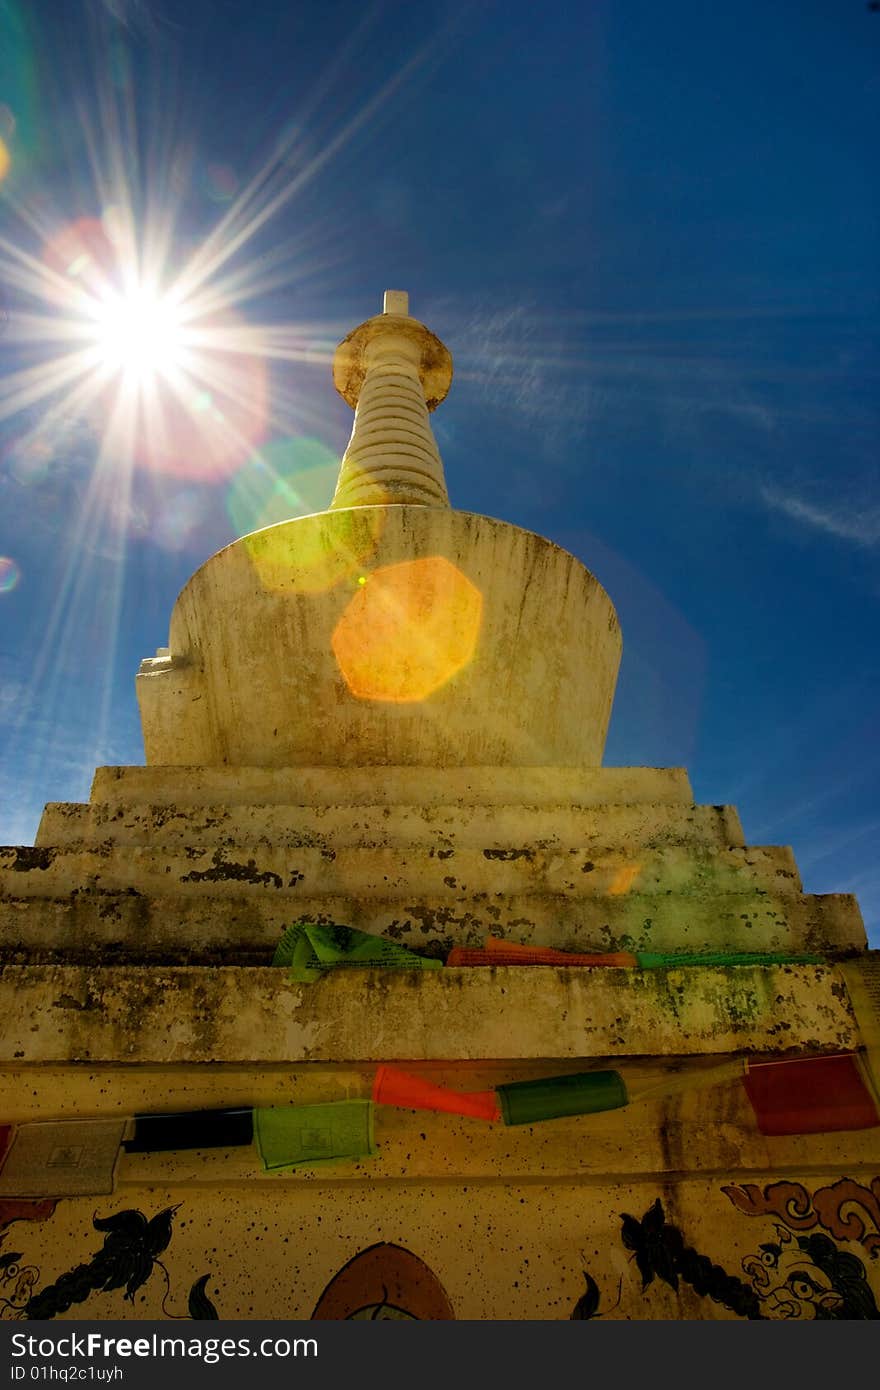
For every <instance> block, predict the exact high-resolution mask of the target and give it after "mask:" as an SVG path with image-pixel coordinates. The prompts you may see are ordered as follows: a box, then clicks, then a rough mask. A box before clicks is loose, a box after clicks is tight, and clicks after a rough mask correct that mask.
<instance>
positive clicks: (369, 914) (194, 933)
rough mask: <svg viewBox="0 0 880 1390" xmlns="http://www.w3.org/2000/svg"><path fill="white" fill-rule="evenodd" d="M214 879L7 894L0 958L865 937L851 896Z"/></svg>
mask: <svg viewBox="0 0 880 1390" xmlns="http://www.w3.org/2000/svg"><path fill="white" fill-rule="evenodd" d="M211 887H212V885H211V884H208V885H205V887H204V889H203V891H202V892H200V893H199V894H198V895H195V896H184V895H182V894H181V895H178V896H171V895H159V896H147V895H145V894H142V893H139V892H138V891H136V890H129V891H116V892H96V891H94V890H92V891H89V890H85V891H82V892H74V893H72V894H71V895H70V896H69V897H66V898H53V897H39V898H37V897H31V898H6V899H0V958H2V959H5V960H7V961H13V962H21V963H26V961H27V960H28V959H29V958H31V957H32V958H33V959H34V960H35V961H36V960H42V961H58V962H62V961H65V960H67V961H79V962H87V961H93V962H94V963H96V964H99V963H100V962H101V961H102V960H104V961H108V960H112V961H116V962H122V961H131V962H133V963H134V962H137V961H143V962H145V963H146V962H151V963H153V964H156V963H174V962H179V963H182V964H197V963H199V962H205V963H208V962H211V963H216V964H223V963H226V964H260V963H266V962H268V961H269V960H271V958H272V952H273V951H274V949H275V943H276V942H277V940H278V937H279V936H280V935H281V932H282V931H283V930H284V928H285V927H287V926H289V925H290V924H291V922H293V921H308V922H318V923H322V922H323V923H332V922H341V923H344V924H346V925H348V926H352V927H357V928H359V929H360V930H361V931H370V932H375V933H376V934H378V935H382V936H387V937H389V938H390V939H391V940H395V941H399V942H401V944H403V945H405V946H409V947H411V948H412V949H414V950H417V951H420V952H422V953H423V954H426V955H432V956H438V957H444V956H445V955H447V954H448V952H449V951H450V950H451V949H452V947H453V946H480V945H482V943H483V941H484V939H485V937H486V936H487V935H498V936H504V937H506V938H507V939H508V940H510V941H522V942H526V943H533V944H536V945H541V946H555V947H558V948H560V949H564V950H580V951H787V952H791V953H798V952H818V953H819V954H822V953H825V952H829V953H832V954H833V953H835V952H852V951H861V950H864V949H865V944H866V943H865V929H864V925H863V923H862V918H861V914H860V912H859V909H858V904H857V903H856V900H855V898H853V897H852V896H851V895H849V894H845V893H836V894H825V895H822V896H796V897H792V896H790V895H786V896H775V895H773V894H766V895H760V894H756V893H742V894H739V893H729V894H706V895H704V896H701V897H680V896H677V895H675V894H669V895H668V896H667V895H666V894H665V893H664V894H644V895H642V894H627V895H623V896H617V897H593V898H573V897H571V896H567V897H566V896H564V895H554V894H544V895H539V894H531V895H523V894H518V895H510V894H501V895H500V896H497V897H495V896H490V895H489V894H476V895H474V894H468V893H459V894H455V893H449V894H446V895H444V897H442V898H440V897H436V896H435V897H429V896H420V897H417V898H415V899H413V900H406V899H401V898H392V899H383V898H382V897H381V896H377V897H375V898H366V897H361V896H358V897H339V896H334V895H328V896H326V897H323V898H312V897H308V896H304V897H299V898H296V899H291V897H290V896H288V895H285V894H279V893H274V892H273V891H272V890H271V889H267V890H266V891H265V892H263V893H254V894H252V895H251V896H249V897H242V896H237V897H218V896H216V895H215V894H213V893H212V892H211V891H210V889H211Z"/></svg>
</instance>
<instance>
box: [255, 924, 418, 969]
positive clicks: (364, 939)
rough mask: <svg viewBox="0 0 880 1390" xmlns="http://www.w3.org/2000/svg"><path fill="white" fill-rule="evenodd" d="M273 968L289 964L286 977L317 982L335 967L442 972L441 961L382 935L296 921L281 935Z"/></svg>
mask: <svg viewBox="0 0 880 1390" xmlns="http://www.w3.org/2000/svg"><path fill="white" fill-rule="evenodd" d="M272 964H273V965H289V966H290V967H291V969H290V978H291V979H292V980H297V981H300V982H308V981H311V980H318V979H320V978H321V976H322V975H323V974H324V972H325V971H327V970H333V969H334V968H335V967H337V966H372V967H377V968H380V969H386V970H387V969H394V970H442V968H443V962H442V961H440V960H434V959H433V958H431V957H428V956H420V955H417V954H416V952H415V951H411V950H410V949H409V948H408V947H407V946H398V945H397V943H396V942H394V941H388V940H386V938H385V937H384V936H372V935H371V934H370V933H369V932H365V931H358V930H357V929H356V928H355V927H342V926H316V925H315V924H314V923H311V922H297V923H295V924H294V925H293V926H290V927H288V928H287V930H286V931H285V932H284V934H283V936H282V937H281V940H280V941H279V943H278V946H277V947H276V950H275V955H274V957H273V959H272Z"/></svg>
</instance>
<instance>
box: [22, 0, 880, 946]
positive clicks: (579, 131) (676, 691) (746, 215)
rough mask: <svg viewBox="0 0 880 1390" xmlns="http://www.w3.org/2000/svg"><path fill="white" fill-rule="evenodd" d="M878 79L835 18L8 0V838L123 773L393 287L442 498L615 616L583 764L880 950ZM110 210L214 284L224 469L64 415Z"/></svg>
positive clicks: (323, 460)
mask: <svg viewBox="0 0 880 1390" xmlns="http://www.w3.org/2000/svg"><path fill="white" fill-rule="evenodd" d="M878 96H880V14H876V13H872V12H869V10H868V8H867V6H866V5H864V4H862V3H858V0H852V3H850V0H823V2H822V3H819V0H813V3H794V0H776V3H774V4H772V5H768V4H766V0H742V2H741V3H738V4H736V5H727V6H724V5H707V4H705V3H701V2H699V3H698V0H693V2H692V3H688V2H686V0H682V2H681V3H671V4H665V5H658V4H656V3H648V2H647V0H627V2H626V3H624V2H623V0H618V3H612V0H595V3H592V2H591V0H581V3H577V4H564V3H557V0H547V3H544V4H540V5H538V4H534V3H518V0H505V2H504V3H491V2H490V3H480V0H470V2H469V3H458V0H451V2H449V3H438V4H436V5H435V4H432V5H430V6H426V5H413V4H411V3H396V0H392V2H391V3H387V4H380V5H372V6H371V5H369V4H364V3H350V0H333V3H332V4H323V3H322V4H317V3H309V2H306V3H302V4H297V5H290V4H288V3H282V2H281V0H278V3H274V2H273V3H269V2H268V0H249V3H243V0H186V3H183V0H162V2H161V3H158V0H157V3H152V0H91V2H90V3H86V2H85V0H66V3H65V4H64V5H63V6H62V5H55V4H50V3H34V4H24V3H15V2H14V0H0V141H2V142H3V143H2V145H0V308H2V311H3V319H4V321H3V322H2V323H0V556H3V557H5V561H6V563H4V562H3V561H0V757H2V772H0V841H3V842H9V843H16V842H22V843H27V842H28V841H30V840H32V838H33V835H34V832H35V829H36V824H37V820H38V817H39V812H40V809H41V807H42V805H43V803H44V802H45V801H47V800H83V799H85V798H86V797H87V794H88V787H89V782H90V778H91V774H92V770H93V768H94V766H95V765H96V764H99V763H107V762H110V763H116V762H118V763H136V762H139V761H142V757H143V753H142V747H141V743H140V732H139V726H138V721H137V713H136V705H135V698H134V685H133V679H134V674H135V671H136V669H137V665H138V662H139V661H140V659H141V658H142V657H144V656H147V655H151V654H152V652H153V651H154V650H155V648H156V647H157V646H159V645H162V644H163V643H164V642H165V640H166V634H167V624H168V618H169V615H170V612H171V608H172V605H173V602H174V599H175V597H176V595H177V593H178V591H179V589H180V588H181V586H182V585H183V584H184V583H185V581H186V580H187V578H188V577H189V575H190V574H191V573H192V572H193V570H194V569H195V568H196V567H197V566H198V565H199V564H200V563H201V562H202V561H203V560H204V559H205V558H207V556H208V555H210V554H211V553H212V552H213V551H215V550H216V549H218V548H219V547H220V546H222V545H224V544H226V543H227V542H228V541H230V540H231V539H233V537H234V536H235V535H236V534H239V533H240V532H241V531H242V530H247V529H250V528H251V526H252V525H254V524H256V523H257V521H258V520H259V519H261V518H260V517H258V516H257V515H256V512H255V511H254V508H256V509H257V511H258V510H259V507H257V503H262V501H265V497H264V494H263V492H261V488H263V487H264V483H265V476H266V475H265V469H266V463H267V460H268V464H269V466H270V467H273V468H276V469H277V470H278V471H280V472H281V473H282V475H283V477H284V479H285V480H286V487H287V491H286V493H285V494H284V496H285V497H286V498H288V499H289V497H290V496H291V491H292V492H293V493H294V494H295V498H294V502H295V505H297V506H299V508H300V510H303V511H311V510H316V509H319V508H320V507H322V506H323V505H325V504H326V502H327V501H328V500H329V496H330V491H331V490H332V473H333V460H334V459H336V458H338V456H339V454H340V453H341V451H342V449H343V448H344V445H345V442H346V439H347V436H348V432H349V429H350V421H351V417H350V412H349V411H348V408H347V407H346V406H345V405H344V403H343V402H342V401H341V400H339V399H338V397H336V395H335V393H334V391H333V388H332V383H331V379H330V373H329V353H330V351H331V350H332V347H333V345H334V344H335V342H336V341H338V339H339V338H340V337H342V336H343V335H344V334H345V333H346V332H347V331H348V330H349V329H350V328H351V327H353V326H354V325H355V324H356V323H358V322H360V321H361V320H362V319H364V318H366V317H368V316H369V315H370V314H372V313H374V312H376V311H377V310H378V309H379V307H380V304H381V292H382V290H383V289H385V288H387V287H400V288H404V289H408V290H409V292H410V295H411V308H412V311H413V313H415V314H416V316H417V317H419V318H422V319H423V320H425V321H426V322H427V323H428V324H429V325H430V326H431V327H432V328H433V329H434V330H435V331H436V332H437V333H438V334H439V335H440V336H441V337H442V338H443V339H444V341H445V342H446V343H447V344H448V346H449V347H450V349H451V351H452V353H453V356H454V359H455V364H456V379H455V382H454V384H453V389H452V391H451V393H450V396H449V399H448V401H447V402H446V403H445V405H444V406H443V407H442V408H441V410H440V411H439V412H438V413H437V414H436V415H435V416H434V423H435V429H436V433H437V437H438V442H439V444H440V448H441V452H442V454H443V458H444V462H445V466H446V473H447V481H448V485H449V491H450V495H451V497H452V500H453V504H454V505H455V506H458V507H460V508H462V509H464V510H469V511H477V512H486V513H488V514H490V515H494V516H499V517H502V518H504V519H506V520H509V521H512V522H515V523H516V524H518V525H521V526H525V527H527V528H529V529H531V530H535V531H538V532H540V533H542V534H544V535H547V536H549V537H551V538H552V539H554V540H556V541H558V542H559V543H560V544H562V545H564V546H566V548H568V549H570V550H571V551H573V552H574V553H575V554H576V555H577V556H578V557H579V558H580V559H582V560H583V561H584V563H585V564H586V565H587V566H588V567H589V568H590V569H591V570H593V572H594V573H595V574H596V575H597V577H598V578H599V579H600V580H601V581H602V583H603V584H604V585H605V587H606V588H607V589H608V591H609V592H610V594H611V596H612V598H613V600H614V602H615V604H616V605H617V609H618V613H619V615H620V618H621V623H622V626H623V632H624V657H623V664H622V667H621V675H620V680H619V684H618V693H617V699H616V704H615V711H614V716H613V720H612V727H611V733H610V737H609V742H608V747H607V751H606V762H608V763H612V764H656V765H681V764H683V765H686V766H687V767H688V768H689V770H690V773H691V777H692V781H693V785H694V789H695V793H696V796H697V799H698V800H699V801H704V802H733V803H734V804H736V805H738V807H739V809H740V813H741V816H742V819H743V824H744V827H745V830H746V834H747V836H748V838H749V839H750V840H751V841H752V842H753V843H764V844H776V843H780V844H791V845H792V846H793V847H794V850H795V853H796V855H797V858H798V862H799V864H800V867H801V870H802V873H803V877H804V880H805V886H806V888H807V890H808V891H810V892H816V893H822V892H835V891H854V892H856V893H857V894H858V896H859V899H860V902H861V905H862V909H863V912H864V914H865V918H866V921H867V923H868V925H869V928H870V930H871V933H872V940H873V943H874V944H875V945H880V870H878V867H877V863H878V856H877V853H876V843H877V837H878V831H880V809H878V794H877V792H878V771H880V739H878V718H877V689H878V683H880V681H878V678H880V657H878V642H877V632H878V605H880V566H878V555H880V487H878V462H877V460H878V447H877V446H878V415H880V407H878V401H880V394H878V391H877V377H878V368H880V351H878V342H877V332H876V327H877V308H878V289H880V274H878V256H877V248H878V220H880V219H878V183H877V177H876V168H877V136H876V132H877V109H878ZM4 152H5V153H4ZM120 209H121V210H122V211H121V212H120ZM128 209H130V217H129V220H128V222H126V224H125V225H126V227H128V228H129V230H130V229H131V228H133V229H134V231H133V236H134V238H135V240H136V241H137V243H138V244H139V245H144V244H146V243H149V244H151V245H152V246H153V247H154V249H155V248H156V247H158V246H159V245H160V243H161V245H162V247H163V252H162V263H163V265H164V273H165V274H166V276H170V277H171V279H173V278H174V277H175V276H176V275H178V274H179V273H180V272H181V271H182V270H183V269H184V268H185V267H186V266H188V265H190V266H191V265H192V258H193V257H194V256H196V257H200V260H199V264H200V265H201V266H202V268H203V269H205V267H206V265H207V262H208V260H209V259H210V257H209V256H208V255H207V253H206V252H205V251H204V249H203V250H202V251H201V252H200V248H205V246H207V248H208V251H209V252H210V253H211V256H212V257H213V258H214V259H215V260H217V261H218V265H217V268H216V270H214V271H212V272H211V273H210V274H208V273H207V271H206V272H205V273H206V278H205V281H204V284H203V286H202V292H204V291H205V290H206V288H207V289H208V290H210V289H211V288H212V286H213V287H214V288H215V289H216V305H215V309H216V316H217V318H218V321H219V322H220V323H221V325H222V327H221V330H218V331H220V332H222V333H225V334H226V335H227V336H226V339H225V340H224V341H225V343H226V346H227V347H228V345H229V342H230V341H232V340H233V339H232V338H230V335H235V334H239V335H240V344H245V345H246V346H247V350H248V352H249V353H250V358H246V357H243V356H239V357H237V358H236V362H237V364H238V365H237V366H236V376H235V380H234V381H233V382H232V383H231V384H230V382H229V380H227V379H224V380H221V381H220V382H219V385H218V384H215V386H214V389H213V396H212V399H213V402H214V404H213V405H212V406H211V409H213V408H215V406H217V405H218V403H220V402H222V398H223V389H222V387H223V385H224V381H225V384H226V385H227V386H229V392H230V397H232V396H235V397H240V398H245V397H246V401H247V404H246V406H245V407H240V409H239V407H236V405H235V403H234V401H233V402H232V404H230V402H229V401H227V403H226V406H225V409H226V417H227V419H228V418H229V417H230V416H231V417H232V420H233V424H234V426H235V429H234V430H233V431H232V437H233V442H234V447H233V448H232V449H231V451H229V452H227V453H226V454H224V455H223V457H222V458H220V457H218V456H216V455H212V456H211V457H210V458H208V457H207V456H205V457H201V455H200V453H199V447H198V441H197V440H196V439H195V437H194V436H193V437H192V438H191V439H190V437H189V436H187V439H188V446H187V447H188V448H189V446H190V444H191V445H192V448H191V449H190V455H191V457H188V461H187V460H183V461H182V462H181V461H180V460H176V461H175V460H174V459H172V458H168V459H165V460H164V462H163V463H162V464H161V466H157V465H156V461H155V458H154V459H153V460H152V461H151V460H150V458H149V452H150V451H149V448H148V447H147V445H146V444H145V442H144V439H143V438H137V439H134V441H133V443H132V447H131V448H130V449H129V450H128V451H127V453H126V451H125V450H123V449H122V446H121V444H120V441H119V438H118V437H113V438H108V435H107V430H106V425H107V419H108V417H109V415H110V413H111V403H112V400H113V396H112V394H111V392H110V390H109V388H108V390H107V391H105V392H104V393H103V394H101V395H98V396H93V397H92V398H91V399H86V398H85V393H82V392H81V393H80V396H74V397H73V399H71V396H72V394H73V393H74V391H75V389H76V383H75V382H74V383H73V384H71V382H70V381H68V382H66V383H62V384H60V385H59V386H58V388H57V389H55V390H53V391H48V390H47V387H48V386H50V385H51V384H52V382H53V380H54V379H55V377H54V375H53V373H57V370H58V368H57V361H58V358H59V355H63V354H64V353H67V352H69V351H70V349H71V345H70V343H69V342H65V341H64V339H63V336H62V334H61V332H60V330H57V324H58V323H59V321H61V320H63V321H64V322H65V323H67V322H69V320H70V317H71V315H70V309H69V305H66V304H65V303H64V295H63V290H64V280H65V276H67V277H68V279H69V278H70V266H71V264H73V265H76V264H77V262H78V254H73V260H71V254H72V252H71V246H73V247H74V252H76V248H77V247H79V246H80V242H82V241H83V239H84V240H85V243H86V250H87V251H90V252H91V253H93V255H94V257H95V258H96V259H97V260H98V261H99V262H100V261H101V256H102V254H103V251H104V250H106V246H107V244H108V241H107V239H108V237H109V240H110V242H112V244H113V245H114V246H116V247H118V245H119V244H120V243H119V234H118V225H119V219H120V217H122V216H123V214H124V213H126V211H127V210H128ZM163 216H164V217H165V218H166V221H167V236H166V237H165V239H164V241H162V239H161V236H160V230H159V228H160V221H161V219H162V217H163ZM114 218H115V219H116V220H115V221H114ZM71 227H73V229H74V233H75V238H74V242H71V240H70V237H71V235H73V233H71ZM114 227H116V228H117V231H116V232H114V230H113V229H114ZM102 229H103V230H102ZM76 237H78V238H79V241H76ZM95 237H97V238H98V241H100V243H101V244H100V245H98V244H97V243H96V242H95V240H94V238H95ZM101 238H103V240H101ZM114 238H115V239H114ZM102 248H103V250H102ZM157 257H158V253H157ZM79 260H82V257H79ZM156 263H157V264H158V259H157V262H156ZM41 267H42V269H41ZM83 273H84V272H82V271H81V270H77V271H76V272H75V274H74V279H76V276H77V275H79V276H80V281H79V282H78V283H81V282H82V275H83ZM47 286H48V289H47ZM53 287H54V288H53ZM59 287H60V288H59ZM74 288H76V286H74ZM41 295H42V298H41ZM47 295H48V298H47ZM53 296H54V297H53ZM245 296H246V297H245ZM53 324H54V325H56V329H54V330H53ZM221 355H222V354H221ZM239 367H240V371H239ZM209 396H211V393H210V392H209V393H207V394H206V396H205V399H206V400H207V399H208V398H209ZM81 397H82V398H81ZM239 405H240V402H239ZM237 409H239V414H238V415H237V414H236V410H237ZM242 411H243V412H244V413H241V412H242ZM129 442H130V443H131V442H132V441H131V440H130V441H129ZM258 449H259V450H260V451H261V458H262V461H263V474H262V481H261V479H260V478H258V477H257V478H256V482H255V481H254V479H255V477H256V474H255V472H254V470H255V469H258V467H259V460H257V459H256V451H257V450H258ZM124 455H125V456H124ZM255 499H256V501H255ZM275 505H278V504H277V501H276V504H275ZM249 508H250V511H249ZM251 512H254V514H253V515H252V514H251Z"/></svg>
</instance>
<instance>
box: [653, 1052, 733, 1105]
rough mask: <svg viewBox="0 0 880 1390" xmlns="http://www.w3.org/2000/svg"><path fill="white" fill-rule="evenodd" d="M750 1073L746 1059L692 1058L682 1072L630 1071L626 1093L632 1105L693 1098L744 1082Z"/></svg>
mask: <svg viewBox="0 0 880 1390" xmlns="http://www.w3.org/2000/svg"><path fill="white" fill-rule="evenodd" d="M745 1074H746V1059H745V1057H731V1058H730V1059H725V1060H724V1061H723V1062H713V1061H711V1059H708V1058H693V1057H691V1058H689V1059H688V1065H687V1066H686V1067H685V1068H684V1069H683V1070H681V1071H664V1072H662V1073H660V1074H659V1075H658V1074H656V1073H654V1074H650V1075H645V1073H644V1072H642V1073H641V1074H640V1073H639V1071H638V1069H637V1068H633V1069H629V1068H628V1069H627V1074H626V1090H627V1094H628V1096H629V1104H630V1105H635V1104H636V1103H637V1102H638V1101H642V1100H672V1098H673V1097H674V1096H680V1095H690V1094H692V1093H693V1092H694V1091H699V1090H703V1089H704V1088H705V1087H707V1086H724V1085H727V1084H728V1083H729V1082H731V1081H742V1080H743V1079H744V1077H745Z"/></svg>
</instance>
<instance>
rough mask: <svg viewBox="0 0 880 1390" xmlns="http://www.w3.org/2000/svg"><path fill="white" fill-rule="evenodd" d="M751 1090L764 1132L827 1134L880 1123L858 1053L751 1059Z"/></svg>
mask: <svg viewBox="0 0 880 1390" xmlns="http://www.w3.org/2000/svg"><path fill="white" fill-rule="evenodd" d="M744 1082H745V1088H746V1094H747V1095H748V1098H749V1100H750V1101H751V1104H752V1109H753V1110H754V1112H755V1119H756V1120H757V1122H758V1129H759V1130H760V1131H761V1133H762V1134H822V1133H828V1132H829V1131H831V1130H836V1129H870V1128H871V1126H872V1125H876V1124H878V1123H880V1117H878V1114H877V1107H876V1105H875V1104H874V1101H873V1099H872V1097H871V1094H870V1092H869V1090H868V1088H867V1086H866V1085H865V1082H864V1080H863V1079H862V1074H861V1071H860V1069H859V1064H858V1061H857V1058H856V1056H855V1053H852V1052H844V1053H838V1054H836V1055H835V1056H832V1057H797V1058H795V1059H794V1060H775V1059H774V1060H773V1061H766V1062H760V1061H752V1060H751V1059H750V1060H749V1063H748V1066H747V1068H746V1074H745V1078H744Z"/></svg>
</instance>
